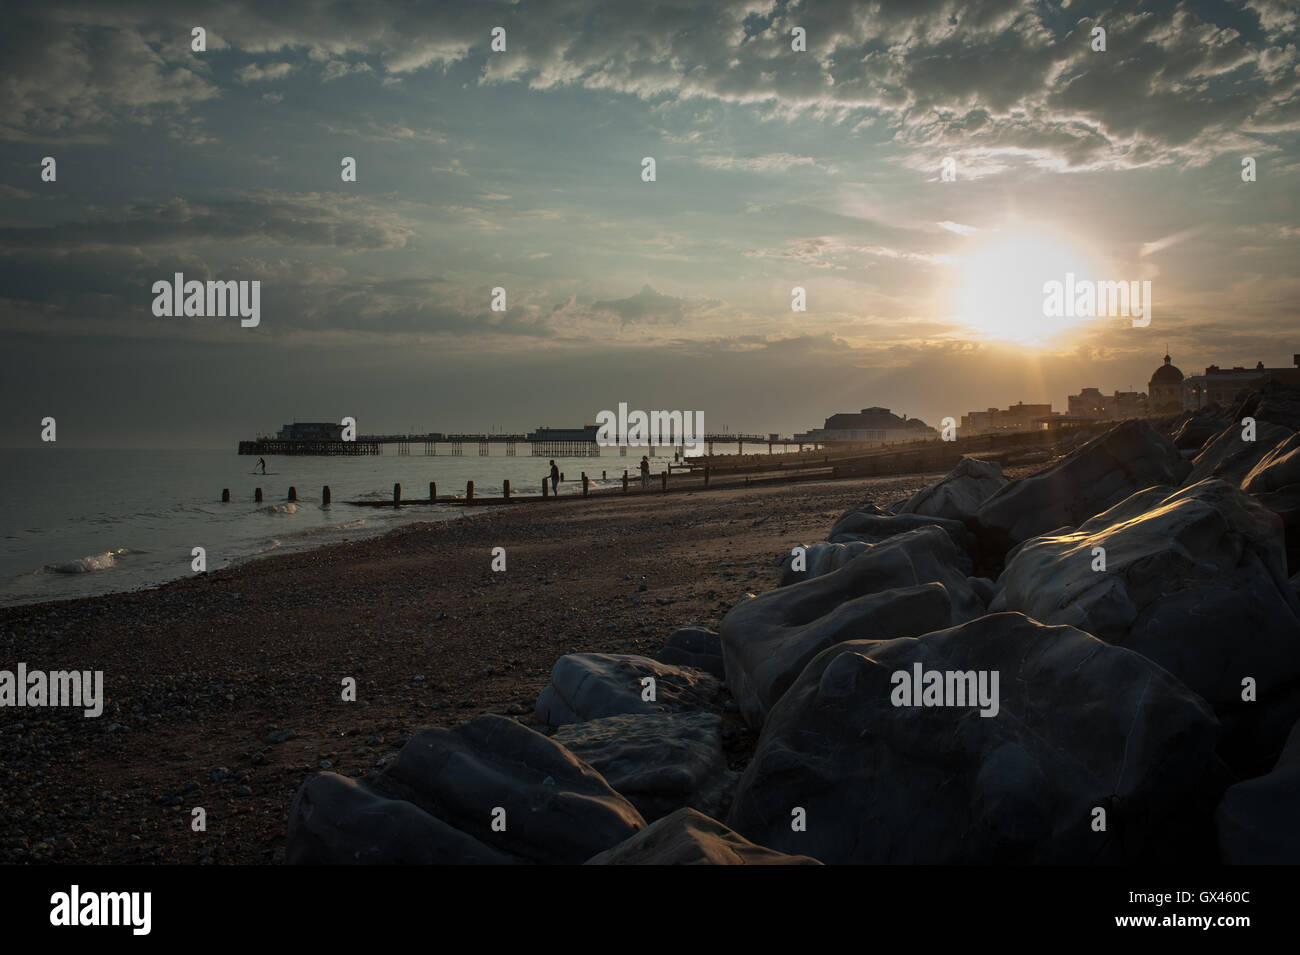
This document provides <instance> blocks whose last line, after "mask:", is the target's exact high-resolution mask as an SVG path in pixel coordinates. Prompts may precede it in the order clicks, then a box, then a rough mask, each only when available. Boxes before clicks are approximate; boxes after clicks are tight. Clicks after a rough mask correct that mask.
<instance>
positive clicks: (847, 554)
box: [780, 540, 872, 587]
mask: <svg viewBox="0 0 1300 955" xmlns="http://www.w3.org/2000/svg"><path fill="white" fill-rule="evenodd" d="M871 546H872V545H871V544H868V543H867V542H866V541H858V540H855V541H849V543H847V544H832V543H831V542H830V541H821V542H820V543H817V544H810V545H805V546H804V565H805V569H804V570H795V569H794V563H795V561H794V554H793V552H791V553H789V554H786V555H785V556H784V557H783V558H782V560H781V583H780V586H782V587H789V586H790V585H791V584H797V583H799V581H801V580H811V579H812V578H814V577H820V576H821V575H822V574H829V573H830V572H831V571H832V570H839V569H840V568H841V567H843V566H844V565H845V564H847V563H848V562H849V561H851V560H852V559H853V558H854V557H857V556H858V555H859V554H861V553H862V552H863V551H864V550H868V549H869V548H870V547H871Z"/></svg>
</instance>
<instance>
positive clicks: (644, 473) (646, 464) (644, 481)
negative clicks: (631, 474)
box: [641, 454, 650, 487]
mask: <svg viewBox="0 0 1300 955" xmlns="http://www.w3.org/2000/svg"><path fill="white" fill-rule="evenodd" d="M641 486H642V487H649V486H650V459H649V458H648V457H646V456H645V455H644V454H643V455H641Z"/></svg>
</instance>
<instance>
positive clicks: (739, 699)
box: [721, 526, 984, 726]
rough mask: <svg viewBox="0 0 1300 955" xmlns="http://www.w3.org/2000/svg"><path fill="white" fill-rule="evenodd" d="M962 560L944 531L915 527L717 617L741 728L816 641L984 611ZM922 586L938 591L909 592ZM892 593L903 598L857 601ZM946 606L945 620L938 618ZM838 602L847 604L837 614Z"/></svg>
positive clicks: (888, 632)
mask: <svg viewBox="0 0 1300 955" xmlns="http://www.w3.org/2000/svg"><path fill="white" fill-rule="evenodd" d="M961 556H962V555H961V552H960V551H959V550H958V549H957V546H956V545H955V544H954V543H953V542H952V538H951V537H950V536H949V535H948V534H947V533H946V532H945V531H944V530H943V529H941V528H940V527H937V526H927V527H920V528H917V529H916V530H913V531H910V532H908V533H906V534H902V535H899V536H897V537H891V538H889V539H888V540H886V541H884V542H883V543H880V544H876V545H875V546H873V547H870V548H868V549H867V550H866V551H864V552H863V553H861V554H859V555H858V556H857V557H854V558H853V559H852V560H850V561H849V562H848V563H846V564H845V565H844V566H843V567H840V568H839V569H838V570H835V571H832V572H830V573H827V574H823V575H822V576H820V577H814V578H812V579H811V580H805V581H803V582H801V583H797V584H792V585H791V586H789V587H780V588H778V589H776V590H773V591H769V592H768V593H765V594H762V595H760V596H758V597H754V598H751V599H749V600H745V601H742V602H741V603H739V604H737V605H736V606H735V607H733V608H732V609H731V610H730V611H729V612H728V613H727V615H726V616H725V617H723V619H722V628H721V633H722V655H723V660H724V662H725V664H726V669H727V686H728V688H729V689H730V690H731V693H732V696H734V697H735V699H736V703H737V704H738V705H739V707H740V712H741V714H742V715H743V716H744V717H745V720H746V722H748V723H749V724H750V725H751V726H759V725H761V723H762V720H763V715H764V713H765V712H766V710H767V707H768V706H769V705H770V704H771V702H773V701H774V700H775V699H776V697H778V696H780V693H781V691H782V690H783V689H784V687H785V686H787V685H788V684H789V680H790V679H793V678H794V677H795V676H798V669H794V671H793V672H790V670H791V668H794V667H802V663H806V662H807V660H808V659H811V655H812V653H815V652H817V651H816V650H811V648H812V647H814V646H817V645H818V644H819V643H820V644H821V646H823V647H824V646H827V645H829V644H831V643H834V642H837V641H839V640H847V639H853V638H862V637H864V636H898V635H900V633H906V634H908V635H915V634H917V633H923V632H924V630H917V629H914V628H913V629H908V627H909V624H908V622H907V620H906V619H905V618H906V613H904V612H903V611H904V610H906V611H907V612H912V611H916V612H920V613H922V614H923V617H922V619H924V620H926V621H934V622H935V624H931V625H927V626H926V627H925V629H934V625H951V624H954V623H960V622H962V621H965V620H970V619H971V618H972V617H976V616H978V615H980V614H981V613H983V612H984V602H983V601H982V600H980V598H979V597H978V596H977V595H976V592H975V589H974V588H973V587H972V586H971V583H970V578H968V577H967V576H966V574H965V573H964V572H963V571H962V570H960V569H959V567H958V565H959V563H960V562H961ZM927 584H929V585H934V584H938V585H940V586H939V589H938V590H936V589H935V588H934V586H930V587H929V588H928V589H925V590H916V589H915V588H918V587H922V585H927ZM898 590H909V592H908V593H907V594H904V595H901V596H900V595H899V594H898V593H892V594H891V595H890V596H880V599H877V600H874V601H870V600H863V601H861V602H859V600H860V598H867V597H872V596H875V595H883V594H884V592H885V591H891V592H892V591H898ZM900 601H901V602H900ZM944 602H946V603H947V613H946V616H944V617H941V618H938V619H936V618H937V617H938V615H939V614H940V613H941V611H942V609H943V608H942V604H943V603H944ZM842 604H852V605H851V606H846V607H845V608H844V609H843V610H839V608H840V607H841V605H842ZM923 607H924V608H925V609H924V610H922V609H921V608H923ZM837 611H838V612H837ZM900 614H901V615H900ZM862 627H871V628H878V629H875V630H873V632H870V633H864V631H863V630H862V629H855V628H862ZM900 627H901V628H904V629H903V630H902V631H900V630H899V629H898V628H900ZM767 656H771V657H772V659H771V660H767V659H765V657H767ZM801 661H802V662H801Z"/></svg>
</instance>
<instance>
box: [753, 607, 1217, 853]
mask: <svg viewBox="0 0 1300 955" xmlns="http://www.w3.org/2000/svg"><path fill="white" fill-rule="evenodd" d="M918 666H919V667H920V668H921V671H922V673H923V674H926V675H928V674H929V673H930V672H931V671H938V673H939V674H940V677H939V679H940V680H941V687H942V688H943V690H944V695H945V698H946V702H948V703H950V704H953V705H922V706H913V705H905V704H908V703H910V701H908V700H904V699H903V698H902V696H901V692H902V687H903V686H909V687H910V685H911V681H912V680H913V679H914V678H915V676H916V672H917V671H916V668H917V667H918ZM962 674H969V676H970V683H969V684H968V683H963V682H962V681H960V680H959V679H957V677H958V676H960V675H962ZM994 674H996V675H997V676H998V682H997V683H996V684H994V683H993V675H994ZM981 679H982V680H983V688H984V689H985V690H987V691H988V692H987V694H986V695H985V696H984V697H983V700H979V699H976V700H971V699H965V700H963V699H961V698H960V697H959V696H958V695H957V691H958V690H959V689H960V690H965V689H966V688H967V687H968V685H969V686H970V688H971V689H972V691H973V692H972V694H971V695H972V696H976V695H977V693H978V689H979V687H980V685H981ZM926 681H927V682H928V678H926ZM971 684H973V685H971ZM995 687H996V693H994V692H993V690H994V688H995ZM927 699H929V700H930V702H933V699H932V698H930V697H929V695H928V694H922V696H921V701H922V702H923V703H924V702H926V701H927ZM991 700H996V708H995V707H993V706H992V705H985V706H983V707H982V708H981V703H983V702H987V701H991ZM896 704H898V705H896ZM963 704H964V705H963ZM994 709H995V710H996V712H995V713H994V715H990V716H983V715H981V713H984V712H993V711H994ZM1218 733H1219V727H1218V724H1217V723H1216V721H1215V719H1214V715H1213V714H1212V713H1211V712H1210V710H1209V708H1208V707H1207V706H1206V705H1205V703H1204V702H1203V701H1202V700H1200V699H1199V698H1198V697H1197V696H1196V695H1195V694H1194V693H1192V692H1191V691H1190V690H1188V689H1187V687H1185V686H1184V685H1183V684H1182V683H1180V682H1179V681H1178V680H1177V679H1175V678H1174V677H1173V676H1171V675H1170V674H1169V673H1167V672H1166V671H1164V670H1162V669H1161V668H1160V667H1158V666H1156V665H1155V664H1154V663H1152V662H1151V661H1150V660H1147V659H1146V658H1145V657H1143V656H1141V655H1140V654H1137V653H1133V652H1131V651H1128V650H1124V649H1122V648H1119V647H1111V646H1107V645H1106V644H1104V643H1102V642H1101V641H1099V640H1097V639H1096V638H1095V637H1092V636H1089V635H1088V634H1086V633H1083V632H1081V631H1079V630H1076V629H1074V628H1072V627H1048V626H1044V625H1043V624H1040V623H1038V622H1036V621H1034V620H1031V619H1029V618H1028V617H1025V616H1023V615H1021V614H992V615H988V616H984V617H981V618H979V619H978V620H974V621H971V622H969V623H965V624H963V625H961V626H957V627H952V628H949V629H946V630H941V631H938V632H935V633H930V634H926V635H924V636H921V637H919V638H903V639H898V640H888V641H872V640H855V641H849V642H846V643H840V644H836V645H835V646H832V647H830V648H829V649H827V650H825V651H823V652H822V653H821V654H819V655H818V656H817V657H816V658H815V659H814V660H813V661H812V662H811V663H809V664H808V666H807V667H806V668H805V669H804V671H803V673H802V674H800V676H799V679H798V680H797V681H796V682H795V685H794V686H792V687H791V688H790V689H789V690H788V691H787V692H786V694H785V695H784V696H783V697H782V698H781V700H780V701H779V702H778V703H777V704H776V706H775V707H774V708H773V709H772V712H771V713H770V714H769V715H768V719H767V722H766V724H765V725H764V727H763V732H762V734H761V736H760V738H759V742H758V747H757V750H756V752H755V754H754V758H753V761H752V762H751V763H750V764H749V767H748V768H747V769H746V771H745V773H744V775H743V777H742V778H741V781H740V785H739V787H738V789H737V792H736V797H735V800H734V802H733V804H732V808H731V812H730V814H729V816H728V819H727V823H728V825H729V826H731V828H733V829H734V830H736V831H737V832H738V833H740V834H741V835H742V836H744V837H745V838H747V839H750V840H752V841H754V842H757V843H759V844H760V845H766V846H768V847H770V848H772V849H775V850H777V851H779V852H789V853H802V854H805V855H809V856H812V857H813V858H815V859H818V860H819V861H821V862H823V863H827V864H831V863H927V864H959V863H979V864H990V863H994V864H998V863H1048V864H1057V863H1064V864H1077V863H1102V864H1108V863H1137V862H1164V863H1171V862H1177V863H1187V862H1197V861H1199V862H1204V861H1209V860H1212V859H1213V858H1214V854H1215V849H1214V824H1213V813H1214V808H1215V806H1216V805H1217V803H1218V801H1219V798H1220V796H1221V794H1222V792H1223V790H1224V788H1225V787H1226V785H1227V783H1228V782H1230V779H1231V777H1230V775H1229V774H1228V773H1227V770H1226V768H1225V767H1224V766H1223V764H1222V763H1221V762H1220V761H1219V760H1218V758H1217V757H1216V755H1215V752H1214V750H1215V744H1216V741H1217V738H1218ZM1097 809H1102V810H1104V811H1105V814H1106V815H1105V824H1106V828H1105V830H1104V831H1096V830H1095V829H1094V825H1095V822H1096V821H1097V820H1098V819H1099V818H1100V817H1099V816H1098V815H1097V813H1096V810H1097ZM799 819H802V820H803V822H804V827H803V831H798V829H797V828H796V827H794V826H792V824H791V823H792V820H799Z"/></svg>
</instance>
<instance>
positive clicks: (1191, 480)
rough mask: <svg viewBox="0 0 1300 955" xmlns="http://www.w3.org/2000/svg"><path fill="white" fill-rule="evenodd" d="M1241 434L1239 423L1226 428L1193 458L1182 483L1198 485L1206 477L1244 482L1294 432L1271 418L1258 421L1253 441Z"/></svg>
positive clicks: (1235, 482) (1234, 482)
mask: <svg viewBox="0 0 1300 955" xmlns="http://www.w3.org/2000/svg"><path fill="white" fill-rule="evenodd" d="M1241 433H1242V426H1241V424H1240V422H1234V423H1233V424H1230V425H1228V427H1226V428H1224V429H1223V431H1221V432H1220V433H1219V435H1218V436H1217V437H1215V438H1214V439H1213V440H1212V441H1211V442H1210V443H1209V444H1207V445H1206V446H1205V450H1203V451H1202V452H1201V453H1200V454H1198V455H1197V456H1196V458H1195V459H1194V460H1193V461H1192V470H1191V473H1190V474H1188V475H1187V477H1186V479H1185V480H1184V481H1183V482H1182V483H1183V485H1185V486H1190V485H1192V484H1198V483H1200V482H1201V481H1204V480H1205V479H1207V478H1221V479H1223V480H1225V481H1228V482H1230V483H1232V484H1241V483H1242V482H1243V481H1244V480H1245V479H1246V478H1247V477H1248V476H1249V475H1250V473H1251V472H1252V471H1254V470H1255V468H1256V466H1257V465H1259V464H1260V463H1261V462H1262V461H1263V460H1264V459H1265V458H1267V457H1270V455H1271V453H1272V452H1273V451H1274V450H1275V449H1276V448H1277V447H1278V446H1279V445H1281V444H1282V443H1283V442H1285V441H1286V440H1287V439H1288V438H1290V437H1292V435H1293V434H1294V432H1293V431H1291V430H1290V429H1289V428H1284V427H1282V426H1281V425H1277V424H1273V423H1271V422H1268V421H1257V422H1256V423H1255V440H1254V441H1243V440H1242V437H1241ZM1171 483H1178V482H1171Z"/></svg>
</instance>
